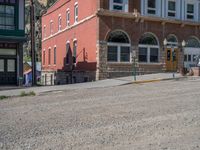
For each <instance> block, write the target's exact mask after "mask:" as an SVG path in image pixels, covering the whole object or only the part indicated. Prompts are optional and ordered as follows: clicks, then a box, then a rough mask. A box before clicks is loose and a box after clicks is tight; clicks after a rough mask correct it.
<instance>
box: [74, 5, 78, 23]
mask: <svg viewBox="0 0 200 150" xmlns="http://www.w3.org/2000/svg"><path fill="white" fill-rule="evenodd" d="M74 22H75V23H76V22H78V3H75V5H74Z"/></svg>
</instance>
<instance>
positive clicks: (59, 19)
mask: <svg viewBox="0 0 200 150" xmlns="http://www.w3.org/2000/svg"><path fill="white" fill-rule="evenodd" d="M61 29H62V18H61V16H59V17H58V31H60V30H61Z"/></svg>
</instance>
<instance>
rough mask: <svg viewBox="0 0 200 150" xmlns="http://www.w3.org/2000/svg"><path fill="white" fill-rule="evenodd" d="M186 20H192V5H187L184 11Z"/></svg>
mask: <svg viewBox="0 0 200 150" xmlns="http://www.w3.org/2000/svg"><path fill="white" fill-rule="evenodd" d="M186 11H187V12H186V19H188V20H193V19H194V4H187V10H186Z"/></svg>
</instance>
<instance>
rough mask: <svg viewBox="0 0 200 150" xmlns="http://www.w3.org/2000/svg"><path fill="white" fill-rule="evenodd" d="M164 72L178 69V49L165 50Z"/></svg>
mask: <svg viewBox="0 0 200 150" xmlns="http://www.w3.org/2000/svg"><path fill="white" fill-rule="evenodd" d="M165 62H166V71H176V70H177V69H178V49H174V52H173V50H172V49H171V48H168V49H166V60H165Z"/></svg>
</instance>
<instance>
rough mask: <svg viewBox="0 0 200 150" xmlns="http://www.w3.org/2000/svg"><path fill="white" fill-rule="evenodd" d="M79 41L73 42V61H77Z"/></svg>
mask: <svg viewBox="0 0 200 150" xmlns="http://www.w3.org/2000/svg"><path fill="white" fill-rule="evenodd" d="M76 52H77V41H74V43H73V63H76Z"/></svg>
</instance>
